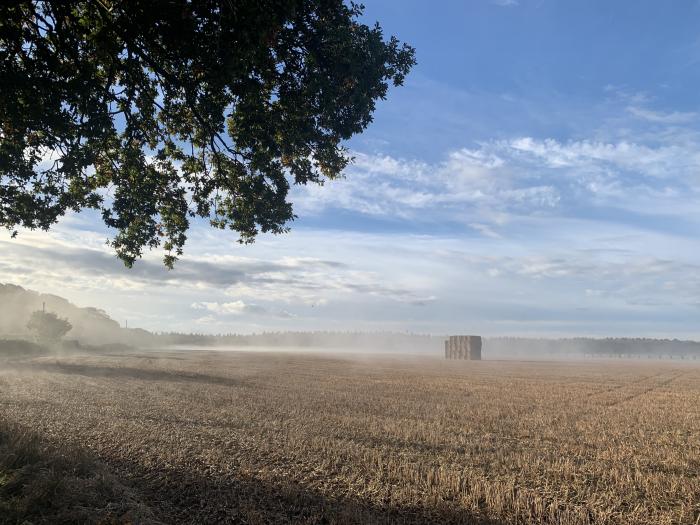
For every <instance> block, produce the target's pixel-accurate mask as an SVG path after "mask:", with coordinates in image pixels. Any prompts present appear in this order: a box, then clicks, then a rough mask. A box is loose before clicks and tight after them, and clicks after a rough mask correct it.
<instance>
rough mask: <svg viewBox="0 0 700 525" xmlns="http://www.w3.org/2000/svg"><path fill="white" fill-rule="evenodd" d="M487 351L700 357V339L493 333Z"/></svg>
mask: <svg viewBox="0 0 700 525" xmlns="http://www.w3.org/2000/svg"><path fill="white" fill-rule="evenodd" d="M484 354H485V355H486V356H488V357H490V358H498V357H528V356H532V357H537V356H552V357H556V356H561V357H566V356H591V357H646V356H653V357H676V356H677V357H685V356H687V357H696V358H697V357H700V343H699V342H697V341H681V340H679V339H648V338H632V337H607V338H604V339H593V338H588V337H574V338H569V339H532V338H521V337H494V338H489V339H487V340H486V342H485V344H484Z"/></svg>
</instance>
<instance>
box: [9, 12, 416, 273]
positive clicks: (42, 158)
mask: <svg viewBox="0 0 700 525" xmlns="http://www.w3.org/2000/svg"><path fill="white" fill-rule="evenodd" d="M362 9H363V8H362V6H358V5H356V4H349V5H348V4H346V3H344V2H343V0H233V1H222V0H218V1H217V0H208V1H207V0H202V1H195V2H193V1H190V0H125V1H121V2H117V1H110V0H92V1H76V2H59V1H20V2H7V3H2V5H0V83H1V85H2V86H1V88H0V225H1V226H4V227H5V228H8V229H9V230H10V231H12V232H13V235H14V234H16V233H17V228H18V227H24V228H30V229H35V228H41V229H45V230H48V229H50V228H51V227H52V226H53V225H54V224H55V223H56V222H57V221H58V220H59V219H60V218H61V217H62V216H63V215H65V214H66V213H67V212H69V211H76V212H77V211H80V210H82V209H85V208H92V209H96V210H99V211H100V212H101V216H102V219H103V220H104V223H105V224H106V225H107V226H109V227H110V228H114V229H115V232H116V233H115V235H114V237H113V239H112V240H111V241H110V244H111V245H112V246H113V248H114V249H115V250H116V254H117V255H118V256H119V257H120V258H121V259H122V260H123V261H124V263H125V264H126V265H127V266H131V265H132V264H133V263H134V261H135V260H136V259H137V258H139V257H141V256H142V254H143V250H144V249H147V248H156V247H159V246H162V248H163V249H164V250H165V256H164V262H165V264H166V265H167V266H168V267H172V265H173V263H174V262H175V260H176V258H177V256H179V255H181V254H182V251H183V246H184V244H185V241H186V234H187V231H188V228H189V226H190V221H191V220H193V219H194V218H195V217H202V218H205V219H208V220H209V221H210V223H211V225H212V226H214V227H217V228H222V229H223V228H230V229H231V230H234V231H236V232H238V234H239V237H238V240H239V241H240V242H250V241H252V240H253V239H254V238H255V236H256V235H257V234H258V233H259V232H273V233H282V232H284V231H286V230H287V228H288V227H287V225H288V223H289V221H291V220H292V219H293V218H294V213H293V210H292V205H291V203H290V202H289V198H288V193H289V190H290V185H291V184H307V183H319V184H321V183H323V182H324V181H325V180H327V179H334V178H336V177H338V176H340V174H341V172H342V170H343V169H344V168H345V167H346V166H347V164H348V162H349V161H350V160H351V159H350V158H349V155H348V151H347V149H346V148H345V147H344V146H343V142H344V141H345V140H347V139H349V138H350V137H351V136H353V135H354V134H357V133H360V132H362V131H363V130H364V129H365V128H366V127H367V126H368V124H369V123H370V122H371V120H372V113H373V111H374V109H375V104H376V102H377V100H379V99H383V98H385V96H386V94H387V90H388V87H389V85H390V84H393V85H397V86H398V85H401V84H402V83H403V80H404V77H405V75H406V74H407V73H408V71H409V70H410V69H411V67H412V66H413V65H414V63H415V59H414V50H413V49H412V48H411V47H410V46H408V45H406V44H403V43H401V42H399V41H398V40H397V39H396V38H395V37H390V38H388V39H385V37H384V35H383V32H382V29H381V27H380V26H379V25H374V26H368V25H365V24H363V23H362V22H361V21H360V15H361V14H362Z"/></svg>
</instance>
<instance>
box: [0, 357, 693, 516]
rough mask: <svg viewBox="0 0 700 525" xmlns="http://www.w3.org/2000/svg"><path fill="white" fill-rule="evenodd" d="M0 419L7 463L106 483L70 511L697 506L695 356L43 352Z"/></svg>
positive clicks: (647, 509) (10, 384)
mask: <svg viewBox="0 0 700 525" xmlns="http://www.w3.org/2000/svg"><path fill="white" fill-rule="evenodd" d="M0 431H4V432H5V433H6V434H7V435H6V436H5V437H4V438H3V436H2V435H0V459H2V457H3V454H4V457H5V459H7V457H10V455H11V454H12V447H13V446H15V447H20V446H21V447H24V448H25V449H26V447H27V445H26V443H24V444H23V443H22V441H21V440H20V439H17V438H16V436H15V438H14V439H15V441H14V442H13V435H15V434H17V433H19V434H23V435H26V436H31V437H27V438H26V439H29V440H32V444H31V447H33V448H32V450H33V451H34V456H36V458H37V459H35V461H38V462H39V461H40V462H44V463H45V464H48V465H50V462H51V461H52V459H51V458H52V457H54V458H59V459H60V461H61V462H63V466H62V467H61V468H63V471H65V472H66V473H67V474H66V476H68V475H70V476H73V478H71V479H72V480H73V481H71V482H70V483H68V482H64V485H66V483H68V484H71V483H72V484H73V485H75V484H78V483H82V484H83V485H81V486H82V487H84V490H83V492H89V491H93V492H95V493H96V494H98V497H96V498H93V501H91V502H90V505H91V507H90V510H89V512H88V513H87V514H86V513H85V512H86V510H85V509H86V504H84V503H75V504H74V507H76V509H78V510H75V509H74V510H71V509H70V508H69V509H63V510H64V511H65V514H64V515H65V516H67V517H66V522H69V521H70V520H71V518H70V516H71V514H70V512H73V511H74V512H78V511H80V512H82V514H80V520H83V521H95V522H98V521H102V522H105V523H110V522H113V523H122V522H142V523H150V522H153V523H157V522H161V523H191V522H227V521H228V522H235V523H239V522H240V523H285V522H287V523H429V522H436V521H439V522H445V523H493V524H499V523H557V524H594V523H595V524H597V523H611V524H621V523H634V524H671V523H690V524H692V523H698V520H700V366H698V365H697V364H692V363H690V362H687V361H686V362H661V361H649V362H647V361H646V360H640V361H636V362H634V361H629V362H623V361H614V362H613V361H611V362H606V361H587V362H563V361H560V362H498V361H492V362H489V361H482V362H469V361H464V362H460V361H445V360H442V359H439V358H428V357H417V356H413V357H396V356H393V357H392V356H367V355H365V356H362V357H358V356H351V355H345V354H333V355H331V354H325V355H324V354H312V353H293V352H286V353H275V352H203V351H202V352H184V351H178V352H165V351H163V352H154V353H147V354H130V355H92V356H66V357H60V358H55V357H40V358H33V359H27V360H23V361H13V362H6V363H0ZM1 433H2V432H0V434H1ZM3 439H4V441H3ZM13 443H14V445H13ZM3 447H4V448H3ZM3 450H4V452H3ZM8 451H9V452H8ZM34 456H33V457H34ZM12 457H14V458H16V457H17V454H15V455H14V456H12ZM71 458H73V459H71ZM55 461H58V459H55ZM70 461H74V462H77V463H78V464H79V465H81V467H80V468H74V467H71V465H70ZM66 462H69V463H68V465H66ZM5 464H6V465H5V469H6V472H5V473H3V472H2V465H3V463H2V461H0V501H2V498H5V503H3V504H5V505H6V508H12V509H13V512H14V514H9V513H8V514H7V515H12V516H14V518H12V519H19V517H21V513H22V512H23V510H22V500H21V499H22V497H23V495H22V490H21V488H17V487H15V488H14V490H7V487H6V486H5V485H11V484H12V483H11V477H12V476H13V475H14V476H16V475H19V474H17V472H19V470H18V469H20V467H18V466H17V465H15V466H14V467H12V464H10V463H8V461H7V460H6V461H5ZM86 464H87V465H89V467H86V466H85V465H86ZM12 468H14V471H13V470H12ZM20 470H21V469H20ZM25 470H27V471H28V470H31V469H30V468H29V467H27V468H25ZM45 470H46V469H45ZM48 470H49V471H51V472H53V473H54V474H55V473H56V472H59V471H58V470H57V469H55V468H54V469H53V470H51V467H48ZM80 472H83V473H84V474H83V475H81V474H80ZM95 472H98V473H99V479H92V478H94V477H95ZM23 475H28V474H27V472H23ZM91 476H92V478H91ZM78 478H79V479H78ZM8 479H9V480H10V481H7V480H8ZM3 480H5V481H3ZM56 483H57V484H58V485H60V480H57V481H56ZM15 485H17V484H15ZM64 489H65V486H64ZM54 493H57V492H54ZM24 497H25V499H26V497H29V495H27V494H24ZM8 501H9V502H10V503H7V502H8ZM13 502H14V503H13ZM125 502H127V503H128V504H127V503H125ZM25 503H26V501H25ZM51 503H52V504H55V503H56V502H51ZM44 504H46V502H44ZM69 504H70V502H69V501H68V502H67V503H66V505H69ZM13 505H14V506H13ZM25 507H26V505H25ZM35 508H36V505H35ZM0 509H2V507H1V506H0ZM25 510H26V512H29V510H27V509H25ZM74 516H77V515H74ZM43 519H47V518H46V516H43V517H42V516H39V517H37V516H32V521H33V522H37V523H38V522H42V520H43ZM76 519H77V518H76ZM0 521H2V518H0ZM9 522H10V521H8V523H9ZM47 522H52V521H51V520H48V521H47Z"/></svg>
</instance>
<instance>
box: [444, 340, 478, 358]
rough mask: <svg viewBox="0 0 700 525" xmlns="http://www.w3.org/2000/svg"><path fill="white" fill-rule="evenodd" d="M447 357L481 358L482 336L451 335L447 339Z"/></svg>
mask: <svg viewBox="0 0 700 525" xmlns="http://www.w3.org/2000/svg"><path fill="white" fill-rule="evenodd" d="M445 359H468V360H471V361H480V360H481V336H478V335H451V336H450V337H449V339H448V340H447V341H445Z"/></svg>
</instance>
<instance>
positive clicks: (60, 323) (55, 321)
mask: <svg viewBox="0 0 700 525" xmlns="http://www.w3.org/2000/svg"><path fill="white" fill-rule="evenodd" d="M27 328H29V330H31V331H32V332H33V333H34V334H35V335H36V338H37V339H38V340H39V341H40V342H42V343H55V342H57V341H59V340H60V339H61V338H62V337H63V336H64V335H66V334H67V333H68V332H70V329H71V328H73V327H72V326H71V324H70V323H69V322H68V321H67V320H65V319H61V318H60V317H58V316H57V315H56V314H54V313H51V312H44V311H42V310H37V311H36V312H34V313H32V315H31V317H30V318H29V322H28V323H27Z"/></svg>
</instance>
